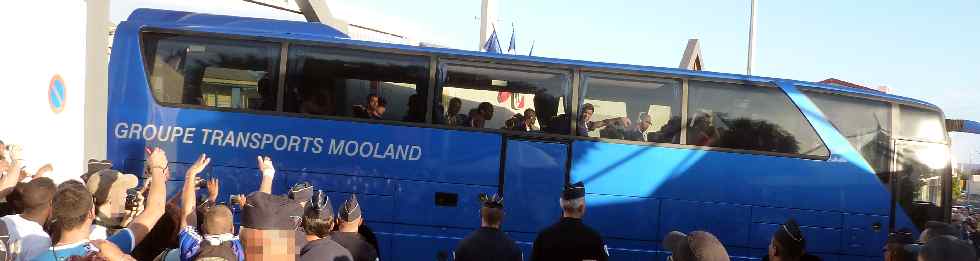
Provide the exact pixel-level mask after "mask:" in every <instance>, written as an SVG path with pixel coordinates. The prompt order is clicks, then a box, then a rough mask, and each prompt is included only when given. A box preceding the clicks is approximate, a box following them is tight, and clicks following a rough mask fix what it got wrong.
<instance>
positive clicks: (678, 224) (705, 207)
mask: <svg viewBox="0 0 980 261" xmlns="http://www.w3.org/2000/svg"><path fill="white" fill-rule="evenodd" d="M586 189H588V185H586ZM616 207H623V206H616ZM750 211H751V209H750V208H749V207H747V206H744V205H735V204H725V203H719V202H696V201H688V200H664V201H663V204H661V212H660V213H661V214H660V219H661V220H660V233H659V234H658V235H659V238H658V239H663V236H664V235H666V234H667V233H669V232H670V231H672V230H677V231H683V232H684V233H687V232H690V231H694V230H704V231H708V232H711V233H712V234H714V235H715V236H716V237H718V240H719V241H721V242H722V243H723V244H724V245H726V246H729V245H730V246H734V247H737V246H747V245H748V240H749V227H748V226H746V225H747V224H749V220H750V215H751V214H750Z"/></svg>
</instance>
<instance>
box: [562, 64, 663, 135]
mask: <svg viewBox="0 0 980 261" xmlns="http://www.w3.org/2000/svg"><path fill="white" fill-rule="evenodd" d="M582 92H583V95H584V96H585V103H584V104H589V105H584V104H583V107H582V108H581V109H580V110H579V111H581V112H584V111H585V110H587V109H588V108H590V107H591V114H588V113H586V114H583V116H584V117H583V118H580V120H581V122H580V123H579V125H580V126H579V127H580V129H581V130H582V131H580V133H579V134H588V136H589V137H601V138H608V139H620V140H630V141H643V142H658V143H674V144H678V143H680V133H681V82H680V81H679V80H659V79H644V80H636V81H634V80H619V79H606V78H598V77H589V78H587V80H586V84H585V87H584V89H583V91H582ZM582 136H585V135H582Z"/></svg>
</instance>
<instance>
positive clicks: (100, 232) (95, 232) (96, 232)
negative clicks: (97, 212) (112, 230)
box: [88, 224, 109, 240]
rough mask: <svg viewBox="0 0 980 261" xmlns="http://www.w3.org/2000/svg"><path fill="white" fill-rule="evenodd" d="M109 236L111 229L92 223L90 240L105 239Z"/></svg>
mask: <svg viewBox="0 0 980 261" xmlns="http://www.w3.org/2000/svg"><path fill="white" fill-rule="evenodd" d="M108 237H109V230H108V229H106V228H105V227H103V226H100V225H95V224H93V225H92V232H91V234H89V236H88V239H89V240H100V239H102V240H104V239H106V238H108Z"/></svg>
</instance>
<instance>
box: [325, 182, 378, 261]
mask: <svg viewBox="0 0 980 261" xmlns="http://www.w3.org/2000/svg"><path fill="white" fill-rule="evenodd" d="M338 212H340V213H339V217H338V219H337V220H338V221H339V224H338V225H337V231H334V232H333V233H330V238H332V239H333V241H336V242H337V243H338V244H340V245H341V246H344V248H347V250H348V251H350V253H351V255H352V256H354V261H377V260H378V250H377V248H375V247H374V246H372V245H371V243H369V242H368V241H367V240H366V239H365V238H364V236H362V235H361V234H360V233H358V227H360V226H361V224H362V223H364V218H363V217H361V204H360V203H358V202H357V196H355V195H353V194H351V196H350V198H349V199H347V201H344V205H343V206H341V207H340V209H339V210H338Z"/></svg>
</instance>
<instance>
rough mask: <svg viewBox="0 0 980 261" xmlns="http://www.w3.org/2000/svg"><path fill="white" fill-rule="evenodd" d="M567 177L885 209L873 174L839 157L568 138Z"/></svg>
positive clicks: (686, 195)
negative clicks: (826, 158)
mask: <svg viewBox="0 0 980 261" xmlns="http://www.w3.org/2000/svg"><path fill="white" fill-rule="evenodd" d="M573 158H574V159H575V160H574V162H573V165H572V177H571V179H572V181H573V182H575V181H585V182H586V183H587V186H586V188H587V191H588V192H590V193H596V194H608V195H623V196H634V197H661V198H676V199H685V200H694V201H704V202H726V203H733V204H746V205H755V206H772V207H786V208H799V209H811V210H822V211H846V212H854V213H869V214H879V215H887V213H888V210H889V207H888V202H889V195H888V192H887V190H885V188H884V187H883V186H882V185H881V183H880V182H878V181H877V178H875V177H874V175H871V174H867V173H864V172H862V171H861V170H860V169H858V168H854V167H852V165H850V164H849V163H847V162H832V161H820V160H809V159H801V158H792V157H780V156H767V155H756V154H748V153H734V152H718V151H709V150H701V149H681V148H666V147H656V146H641V145H630V144H614V143H601V142H592V141H576V142H575V144H574V146H573Z"/></svg>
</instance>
